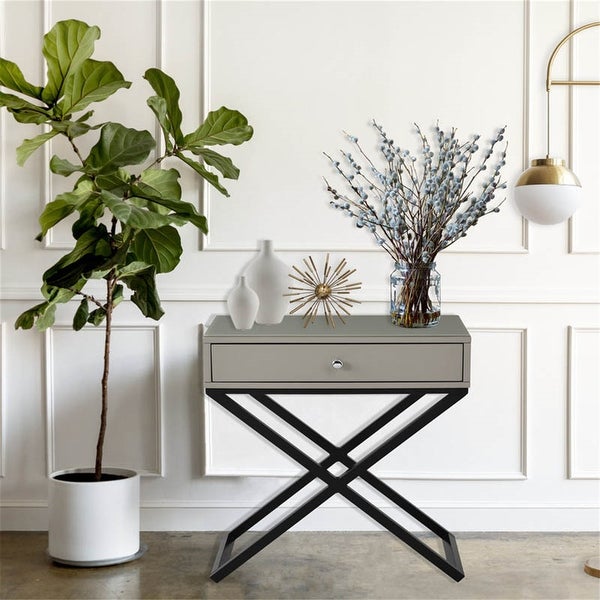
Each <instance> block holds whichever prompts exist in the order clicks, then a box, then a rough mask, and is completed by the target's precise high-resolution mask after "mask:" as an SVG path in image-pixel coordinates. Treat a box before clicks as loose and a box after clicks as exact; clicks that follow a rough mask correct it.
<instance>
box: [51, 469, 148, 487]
mask: <svg viewBox="0 0 600 600" xmlns="http://www.w3.org/2000/svg"><path fill="white" fill-rule="evenodd" d="M93 472H94V468H93V467H74V468H71V469H61V470H59V471H54V472H53V473H50V475H49V476H48V479H51V480H52V481H53V483H54V484H55V485H78V486H80V485H98V484H99V483H101V484H103V485H109V484H113V485H114V484H117V485H118V484H119V483H120V482H122V481H124V480H126V479H131V478H132V477H139V473H137V471H133V470H131V469H123V468H121V467H103V468H102V472H103V473H110V474H111V475H121V476H123V479H113V480H111V481H63V480H60V479H56V478H57V477H58V476H59V475H69V474H71V473H93Z"/></svg>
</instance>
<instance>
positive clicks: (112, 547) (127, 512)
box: [48, 468, 143, 567]
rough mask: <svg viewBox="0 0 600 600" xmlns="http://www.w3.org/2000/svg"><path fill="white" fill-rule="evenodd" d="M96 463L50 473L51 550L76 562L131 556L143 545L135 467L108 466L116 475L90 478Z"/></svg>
mask: <svg viewBox="0 0 600 600" xmlns="http://www.w3.org/2000/svg"><path fill="white" fill-rule="evenodd" d="M93 472H94V470H93V469H68V470H64V471H57V472H56V473H52V475H50V480H49V499H48V511H49V523H48V554H49V555H50V558H52V559H53V560H55V561H57V562H59V563H63V564H67V565H73V566H82V567H88V566H105V565H112V564H118V563H122V562H127V561H129V560H133V559H135V558H138V557H139V556H140V555H141V554H143V550H140V477H139V475H138V474H137V473H136V472H135V471H129V470H126V469H116V468H106V469H103V470H102V472H103V474H109V475H111V476H114V477H116V479H113V480H111V481H89V480H88V481H75V480H73V479H77V478H78V477H80V478H84V479H86V478H87V479H89V478H90V477H89V475H90V474H93Z"/></svg>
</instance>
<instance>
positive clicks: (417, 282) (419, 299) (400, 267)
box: [390, 263, 442, 327]
mask: <svg viewBox="0 0 600 600" xmlns="http://www.w3.org/2000/svg"><path fill="white" fill-rule="evenodd" d="M441 307H442V303H441V296H440V274H439V273H438V272H437V271H436V270H435V263H428V264H419V265H409V264H406V263H396V265H395V269H394V271H393V272H392V274H391V275H390V311H391V316H392V323H394V325H399V326H400V327H432V326H433V325H437V324H438V322H439V320H440V314H441Z"/></svg>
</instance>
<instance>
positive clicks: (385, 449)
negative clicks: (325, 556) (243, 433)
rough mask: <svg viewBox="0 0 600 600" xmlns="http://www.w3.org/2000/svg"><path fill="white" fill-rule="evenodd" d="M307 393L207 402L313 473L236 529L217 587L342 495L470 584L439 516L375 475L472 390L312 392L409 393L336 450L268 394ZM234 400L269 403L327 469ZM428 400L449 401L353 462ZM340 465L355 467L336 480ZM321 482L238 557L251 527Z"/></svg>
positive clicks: (216, 575) (226, 545)
mask: <svg viewBox="0 0 600 600" xmlns="http://www.w3.org/2000/svg"><path fill="white" fill-rule="evenodd" d="M307 391H308V390H289V389H288V390H248V389H246V390H232V389H214V388H211V389H207V390H206V393H207V395H208V396H210V397H211V398H212V399H213V400H215V401H216V402H217V403H219V404H220V405H221V406H222V407H223V408H225V409H226V410H227V411H229V412H230V413H231V414H233V415H234V416H236V417H237V418H238V419H240V420H241V421H242V422H243V423H245V424H246V425H248V426H249V427H251V428H252V429H253V430H254V431H256V432H257V433H259V434H260V435H261V436H262V437H264V438H265V439H266V440H268V441H269V442H271V443H272V444H273V445H274V446H276V447H277V448H279V449H280V450H281V451H283V452H284V453H285V454H287V455H288V456H289V457H291V458H292V459H294V460H295V461H296V462H298V463H299V464H300V465H301V466H303V467H304V468H305V469H306V470H307V472H306V473H305V474H304V475H302V476H301V477H299V478H298V479H297V480H295V481H294V482H293V483H291V484H290V485H288V486H287V487H286V488H284V489H283V490H282V491H281V492H279V493H278V494H277V495H275V496H274V497H273V498H271V500H269V501H268V502H267V503H266V504H264V505H263V506H262V507H260V508H258V509H257V510H256V511H254V512H253V513H252V514H251V515H250V516H249V517H247V518H246V519H244V520H243V521H242V522H241V523H239V524H238V525H237V526H236V527H235V528H234V529H232V530H231V531H230V532H228V533H227V534H225V535H224V536H223V538H222V539H221V543H220V545H219V549H218V552H217V556H216V559H215V563H214V566H213V570H212V573H211V576H210V577H211V579H212V580H213V581H220V580H221V579H223V578H224V577H226V576H227V575H229V574H230V573H231V572H232V571H234V570H235V569H237V568H238V567H239V566H241V565H242V564H244V563H245V562H246V561H247V560H249V559H250V558H252V557H253V556H254V555H255V554H256V553H257V552H260V551H261V550H262V549H263V548H264V547H266V546H267V545H268V544H270V543H271V542H272V541H274V540H275V539H277V538H278V537H279V536H280V535H281V534H282V533H285V532H286V531H287V530H288V529H289V528H290V527H292V526H293V525H295V524H296V523H298V522H299V521H300V520H301V519H303V518H304V517H305V516H307V515H308V514H309V513H311V512H312V511H313V510H315V509H316V508H318V507H319V506H320V505H321V504H323V502H325V501H326V500H327V499H328V498H330V497H332V496H334V495H335V494H340V495H342V496H343V497H344V498H346V499H347V500H349V501H350V502H351V503H352V504H354V505H355V506H356V507H357V508H359V509H361V510H362V511H363V512H364V513H365V514H367V515H368V516H369V517H371V518H372V519H374V520H375V521H376V522H378V523H379V524H380V525H381V526H383V527H384V528H385V529H387V530H388V531H390V532H391V533H393V534H394V535H395V536H396V537H398V538H399V539H401V540H402V541H403V542H405V543H406V544H408V545H409V546H410V547H411V548H413V549H414V550H415V551H417V552H418V553H419V554H421V556H423V557H424V558H425V559H427V560H428V561H429V562H431V563H432V564H434V565H435V566H436V567H438V568H439V569H441V570H442V571H443V572H444V573H446V574H447V575H449V576H450V577H452V579H454V580H455V581H460V580H461V579H462V578H463V577H464V572H463V569H462V564H461V561H460V556H459V553H458V547H457V545H456V539H455V537H454V535H452V533H450V532H449V531H447V530H446V529H444V528H443V527H442V526H441V525H440V524H439V523H437V522H436V521H434V520H433V519H432V518H431V517H429V516H428V515H426V514H425V513H424V512H422V511H421V510H420V509H419V508H417V507H416V506H415V505H414V504H411V503H410V502H409V501H408V500H406V498H404V497H403V496H401V495H400V494H399V493H398V492H396V491H395V490H393V489H392V488H391V487H389V486H388V485H386V484H385V483H383V482H382V481H380V480H379V479H378V478H377V477H376V476H375V475H373V474H372V473H371V472H370V471H369V470H368V469H369V468H371V467H372V466H373V465H374V464H376V463H377V462H379V461H380V460H381V459H382V458H384V457H385V456H386V455H387V454H389V453H390V452H391V451H392V450H394V448H396V447H398V446H399V445H400V444H402V443H404V442H405V441H406V440H407V439H409V438H410V437H412V436H413V435H414V434H415V433H417V432H418V431H420V430H421V429H422V428H423V427H425V426H426V425H427V424H428V423H430V422H431V421H433V420H434V419H435V418H437V417H438V416H439V415H441V414H442V413H443V412H445V411H446V410H448V409H449V408H450V407H451V406H452V405H454V404H455V403H456V402H458V401H459V400H460V399H461V398H463V397H464V396H465V395H466V394H467V391H468V390H467V389H463V388H458V389H456V388H453V389H420V390H397V389H394V390H379V389H378V390H331V389H328V390H310V393H323V394H331V393H336V394H338V393H353V394H355V393H363V394H365V393H371V392H377V393H396V394H405V396H404V397H403V398H401V399H399V400H398V401H397V402H396V403H394V404H393V405H392V406H391V407H389V408H388V409H387V410H386V411H384V412H383V414H381V415H380V416H379V417H377V418H375V419H374V420H373V421H371V422H370V423H369V424H368V425H367V426H366V427H364V428H363V429H362V430H361V431H359V432H358V433H357V434H355V435H354V436H352V437H351V438H350V439H349V440H347V441H346V442H344V443H343V444H342V445H341V446H336V445H335V444H333V443H332V442H330V441H329V440H327V439H326V438H325V437H323V436H322V435H321V434H320V433H318V432H317V431H315V430H314V429H313V428H311V427H310V426H308V425H307V424H306V423H304V422H303V421H302V420H301V419H299V418H298V417H296V416H295V415H293V414H292V413H291V412H290V411H288V410H287V409H286V408H284V407H283V406H281V405H280V404H278V403H277V402H275V400H273V399H272V398H271V397H270V396H269V395H268V394H273V395H274V394H294V393H295V394H298V393H307ZM231 394H248V395H250V396H252V397H253V398H254V399H255V400H256V401H257V402H259V403H260V404H262V405H263V406H264V407H265V408H267V409H268V410H270V411H271V412H272V413H273V414H275V415H277V416H278V417H279V418H280V419H282V420H283V421H284V422H286V423H287V424H288V425H290V426H291V427H293V428H294V429H295V430H296V431H298V432H299V433H301V434H302V435H303V436H305V437H306V438H307V439H309V440H310V441H312V442H313V443H315V444H317V445H318V446H320V447H321V448H323V450H325V452H327V457H326V458H324V459H323V460H321V461H320V462H317V461H315V460H313V459H312V458H311V457H310V456H308V455H307V454H305V453H304V452H302V451H301V450H300V449H298V448H297V447H296V446H294V445H293V444H292V443H291V442H290V441H289V440H288V439H286V438H285V437H283V436H282V435H281V434H280V433H278V432H277V431H275V430H274V429H273V428H271V427H269V426H268V425H266V424H265V423H263V422H262V421H261V420H260V419H258V418H257V417H256V416H255V415H253V414H252V413H251V412H249V411H248V410H246V409H245V408H244V407H243V406H241V405H240V404H239V403H238V402H236V401H235V400H234V399H233V398H231V397H230V395H231ZM426 394H441V395H442V396H441V398H439V399H438V400H437V401H436V402H435V403H433V404H432V405H431V406H429V407H428V408H427V409H426V410H425V411H423V412H422V413H420V414H418V415H417V416H416V417H414V418H413V419H412V420H411V421H409V422H408V423H406V424H405V425H403V426H402V427H401V428H400V429H398V430H397V431H395V432H394V433H393V434H392V435H390V436H389V437H388V438H387V439H386V440H385V441H384V442H382V443H381V444H379V445H378V446H377V447H376V448H374V449H373V450H371V451H370V452H368V453H367V454H366V456H364V457H363V458H361V459H360V460H358V461H356V460H354V459H353V458H351V457H350V456H349V453H350V452H351V451H352V450H354V449H355V448H357V447H358V446H360V445H361V444H362V443H363V442H365V441H366V440H368V439H369V438H370V437H372V436H373V435H374V434H375V433H377V432H378V431H379V430H380V429H381V428H382V427H384V426H385V425H387V424H388V423H389V422H390V421H391V420H392V419H394V418H395V417H397V416H398V415H400V414H401V413H402V412H404V411H405V410H407V409H408V408H409V407H411V406H412V405H413V404H415V403H416V402H417V401H418V400H419V399H420V398H422V397H423V396H424V395H426ZM338 462H339V463H341V464H343V465H344V466H345V467H347V471H345V472H344V473H342V474H341V475H339V476H336V475H333V474H332V473H330V472H329V471H328V469H329V467H331V466H333V465H334V464H336V463H338ZM357 478H360V479H362V480H363V481H365V482H366V483H368V484H369V485H370V486H371V487H373V488H374V489H375V490H377V491H378V492H380V493H381V494H382V495H384V496H385V497H386V498H388V499H389V500H391V501H392V502H393V503H394V504H395V505H396V506H397V507H398V508H400V509H402V510H403V511H404V512H406V513H407V514H409V515H410V516H411V517H413V518H414V519H415V520H417V521H418V522H419V523H421V524H422V525H423V526H424V527H426V528H427V529H429V530H430V531H431V532H432V533H434V534H435V535H436V536H437V537H438V538H440V539H441V541H442V542H443V547H444V556H442V555H441V554H439V553H438V552H436V551H435V550H433V549H432V548H431V547H430V546H428V545H427V544H425V543H424V542H423V541H422V540H420V539H419V538H418V537H416V536H414V535H413V534H412V533H410V532H409V531H408V530H407V529H405V528H404V527H402V526H401V525H399V524H398V523H397V522H396V521H394V520H393V519H392V518H390V517H389V516H388V515H386V514H385V513H384V512H383V511H381V510H380V509H379V508H377V507H376V506H375V505H373V504H372V503H371V502H369V501H368V500H367V499H365V498H364V497H363V496H361V495H360V494H358V493H357V492H356V491H355V490H353V489H352V488H350V487H349V484H350V483H352V482H353V481H354V480H355V479H357ZM315 479H320V480H321V481H322V482H323V483H325V485H326V487H325V488H324V489H322V490H320V491H318V492H316V493H315V494H314V495H313V496H311V497H310V498H309V499H307V500H305V501H304V503H303V504H301V505H300V506H298V507H297V508H296V509H295V510H294V511H293V512H291V513H290V514H288V515H287V516H286V517H284V518H283V519H281V520H280V521H279V522H277V523H276V524H275V525H274V526H272V527H271V528H270V529H268V530H267V531H265V532H263V533H262V534H261V535H260V537H259V538H258V539H257V540H256V541H254V542H252V544H250V545H249V546H247V547H246V548H244V549H243V550H241V551H240V552H239V553H237V554H233V546H234V543H235V541H236V540H237V539H238V538H239V537H240V536H241V535H242V534H244V533H246V532H247V531H248V530H249V529H250V528H251V527H253V526H254V525H256V524H257V523H258V522H259V521H261V520H262V519H264V518H265V517H266V516H268V515H269V514H270V513H271V512H273V511H274V510H275V509H277V508H279V507H280V506H281V505H282V504H283V503H284V502H285V501H286V500H289V499H290V498H291V497H292V496H294V495H295V494H296V493H298V492H299V491H300V490H302V489H303V488H304V487H306V486H307V485H308V484H309V483H311V482H312V481H314V480H315Z"/></svg>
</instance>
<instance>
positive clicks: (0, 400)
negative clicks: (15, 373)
mask: <svg viewBox="0 0 600 600" xmlns="http://www.w3.org/2000/svg"><path fill="white" fill-rule="evenodd" d="M5 400H6V322H4V321H2V322H0V478H2V477H5V476H6V407H5Z"/></svg>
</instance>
